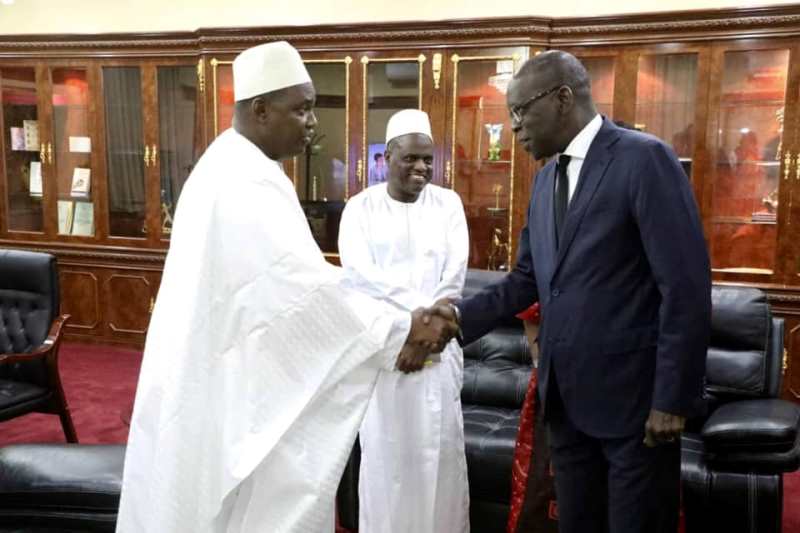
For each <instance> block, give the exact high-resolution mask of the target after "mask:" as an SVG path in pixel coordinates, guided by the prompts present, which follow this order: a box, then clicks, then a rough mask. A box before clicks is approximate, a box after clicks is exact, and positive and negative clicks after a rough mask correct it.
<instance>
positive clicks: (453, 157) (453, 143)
mask: <svg viewBox="0 0 800 533" xmlns="http://www.w3.org/2000/svg"><path fill="white" fill-rule="evenodd" d="M459 59H460V57H459V56H458V54H453V55H451V56H450V61H451V62H452V63H453V112H452V115H451V117H450V122H451V126H452V129H451V131H450V161H452V162H453V178H452V179H451V180H450V183H451V186H450V188H451V189H453V190H454V191H455V190H456V175H457V174H458V167H457V166H456V114H457V113H458V98H457V95H458V61H459Z"/></svg>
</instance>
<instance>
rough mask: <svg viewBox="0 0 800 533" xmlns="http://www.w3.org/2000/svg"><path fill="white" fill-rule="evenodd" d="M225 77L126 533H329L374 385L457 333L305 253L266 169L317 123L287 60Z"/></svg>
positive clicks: (134, 441)
mask: <svg viewBox="0 0 800 533" xmlns="http://www.w3.org/2000/svg"><path fill="white" fill-rule="evenodd" d="M233 76H234V94H235V99H236V109H235V115H234V125H233V128H232V129H229V130H227V131H225V132H224V133H222V134H221V135H220V136H219V137H218V138H217V139H216V140H215V141H214V142H213V143H212V144H211V145H210V146H209V148H208V149H207V150H206V152H205V154H204V155H203V156H202V158H201V159H200V160H199V162H198V163H197V165H196V167H195V169H194V171H193V172H192V174H191V176H190V178H189V180H188V181H187V183H186V186H185V188H184V189H183V192H182V195H181V198H180V202H179V203H178V208H177V213H176V216H175V223H174V226H173V232H172V239H171V244H170V250H169V253H168V255H167V259H166V264H165V266H164V274H163V278H162V282H161V287H160V290H159V294H158V299H157V301H156V304H155V308H154V310H153V315H152V319H151V322H150V329H149V332H148V336H147V342H146V345H145V353H144V360H143V362H142V369H141V374H140V378H139V385H138V389H137V394H136V402H135V407H134V411H133V417H132V421H131V430H130V436H129V440H128V448H127V453H126V458H125V472H124V478H123V486H122V495H121V502H120V510H119V518H118V522H117V531H118V532H121V533H181V532H185V533H266V532H276V533H277V532H280V533H331V532H332V531H333V528H334V523H333V522H334V495H335V492H336V488H337V485H338V483H339V479H340V477H341V473H342V470H343V469H344V465H345V462H346V460H347V456H348V453H349V451H350V447H351V446H352V443H353V440H354V439H355V435H356V432H357V430H358V427H359V425H360V424H361V420H362V418H363V415H364V412H365V410H366V407H367V403H368V401H369V398H370V395H371V392H372V389H373V387H374V383H375V381H376V379H377V376H378V374H379V372H380V370H381V369H384V370H388V371H393V369H394V368H395V366H397V368H400V369H401V370H403V371H410V370H416V369H419V368H421V367H422V365H423V363H424V359H425V357H426V355H425V351H427V350H432V351H438V350H441V349H442V348H443V347H444V344H445V343H446V342H447V341H448V340H449V337H450V336H451V335H452V334H453V333H454V332H455V327H454V325H453V323H451V322H449V321H448V320H447V319H448V318H453V317H452V316H451V315H448V312H447V310H446V309H442V308H440V309H438V311H437V310H434V311H431V312H422V311H420V310H416V311H414V312H413V313H408V312H399V311H398V310H397V309H394V308H392V307H391V306H389V305H388V304H386V303H384V302H380V301H378V300H375V299H372V298H369V297H368V296H366V295H364V294H363V293H362V292H359V291H357V290H354V289H353V288H352V287H351V286H349V285H348V282H347V281H346V278H345V277H344V276H343V272H342V269H340V268H338V267H334V266H332V265H330V264H328V263H327V262H326V261H325V259H324V258H323V255H322V253H321V252H320V250H319V248H318V247H317V245H316V243H315V242H314V240H313V238H312V235H311V232H310V230H309V226H308V223H307V221H306V219H305V217H304V215H303V211H302V209H301V207H300V204H299V201H298V199H297V196H296V194H295V191H294V189H293V187H292V182H291V181H290V180H289V178H288V177H287V176H286V175H285V174H284V172H283V170H282V168H281V166H280V163H279V162H278V161H279V160H281V159H286V158H288V157H291V156H293V155H295V154H298V153H301V152H302V151H303V150H304V148H305V146H306V145H307V144H308V143H309V141H310V139H311V136H312V134H313V130H314V126H315V125H316V118H315V117H314V113H313V110H312V108H313V105H314V101H315V93H314V87H313V85H312V83H311V80H310V78H309V75H308V72H307V71H306V69H305V67H304V65H303V62H302V60H301V58H300V55H299V54H298V53H297V51H296V50H295V49H294V48H292V47H291V46H290V45H289V44H288V43H285V42H276V43H270V44H265V45H260V46H256V47H254V48H251V49H248V50H245V51H244V52H242V53H241V54H240V55H239V56H238V57H237V58H236V60H235V61H234V64H233ZM437 312H438V313H439V314H438V315H437V314H436V313H437ZM398 353H399V354H400V355H399V356H398Z"/></svg>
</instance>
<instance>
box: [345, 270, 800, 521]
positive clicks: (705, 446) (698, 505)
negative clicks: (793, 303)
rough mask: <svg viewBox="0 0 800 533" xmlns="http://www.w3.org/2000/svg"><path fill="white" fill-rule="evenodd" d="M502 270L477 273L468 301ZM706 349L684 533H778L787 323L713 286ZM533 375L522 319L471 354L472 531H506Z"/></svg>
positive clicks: (787, 422)
mask: <svg viewBox="0 0 800 533" xmlns="http://www.w3.org/2000/svg"><path fill="white" fill-rule="evenodd" d="M502 276H503V274H502V273H498V272H488V271H480V270H470V271H469V273H468V275H467V282H466V286H465V290H464V295H465V296H469V295H470V294H472V293H474V292H476V291H477V290H480V288H481V287H483V286H484V285H486V284H487V283H491V282H492V281H494V280H496V279H499V278H500V277H502ZM712 305H713V311H712V324H711V327H712V332H711V342H710V347H709V350H708V362H707V378H706V380H707V386H706V391H707V394H708V397H709V410H708V414H707V416H704V417H702V418H698V419H696V420H692V421H690V424H689V426H688V430H687V432H686V433H685V434H684V437H683V439H682V461H681V477H682V490H683V505H684V510H685V515H686V530H687V531H686V533H695V532H697V533H708V532H710V531H725V532H726V533H738V532H741V533H781V515H782V508H783V473H785V472H791V471H794V470H797V468H798V464H799V461H800V434H798V428H800V407H799V406H797V405H795V404H793V403H789V402H786V401H783V400H780V399H778V395H779V394H780V389H781V375H782V373H781V371H782V359H783V334H784V330H783V320H782V319H778V318H773V317H772V314H771V312H770V309H769V305H768V303H767V301H766V296H765V294H764V293H763V292H762V291H760V290H758V289H752V288H743V287H734V286H722V285H715V286H714V287H713V289H712ZM530 372H531V360H530V355H529V353H528V342H527V338H526V336H525V334H524V330H523V327H522V324H521V322H520V321H518V320H516V319H512V320H509V321H508V322H507V323H504V324H501V325H500V326H499V327H497V328H496V329H495V330H493V331H492V332H490V333H489V334H487V335H485V336H484V337H483V338H481V339H479V340H478V341H476V342H474V343H472V344H471V345H469V346H467V347H465V349H464V388H463V390H462V392H461V402H462V409H463V412H464V433H465V443H466V454H467V468H468V471H469V483H470V521H471V526H472V531H475V532H480V533H504V532H505V527H506V520H507V517H508V511H509V501H510V492H511V466H512V462H513V454H514V445H515V441H516V434H517V426H518V424H519V416H520V408H521V406H522V400H523V398H524V395H525V390H526V387H527V383H528V379H529V376H530ZM357 464H358V449H357V448H356V449H355V450H354V452H353V455H352V456H351V458H350V463H349V464H348V469H347V471H346V475H345V477H344V478H343V480H342V485H341V486H340V492H339V496H340V497H339V510H340V518H341V519H342V523H343V525H345V526H346V527H349V528H350V529H352V530H353V531H355V530H356V527H357V524H358V501H357V483H358V474H357V473H358V469H357Z"/></svg>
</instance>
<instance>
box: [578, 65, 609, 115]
mask: <svg viewBox="0 0 800 533" xmlns="http://www.w3.org/2000/svg"><path fill="white" fill-rule="evenodd" d="M578 59H580V61H581V63H583V66H584V67H586V70H587V71H588V72H589V79H590V80H591V81H592V99H593V100H594V105H595V107H596V108H597V112H598V113H600V114H601V115H605V116H606V117H608V118H610V119H613V118H614V76H615V68H616V63H617V60H616V58H615V57H588V56H587V57H578Z"/></svg>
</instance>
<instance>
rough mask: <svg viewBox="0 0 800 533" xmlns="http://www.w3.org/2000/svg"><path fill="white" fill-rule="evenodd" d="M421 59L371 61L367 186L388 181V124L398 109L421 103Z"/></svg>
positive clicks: (414, 106) (368, 67)
mask: <svg viewBox="0 0 800 533" xmlns="http://www.w3.org/2000/svg"><path fill="white" fill-rule="evenodd" d="M419 83H420V80H419V63H418V62H416V61H403V62H381V63H369V64H368V65H367V146H366V149H367V150H366V152H367V153H366V155H367V158H366V159H367V160H366V161H364V166H365V167H366V172H367V186H369V185H374V184H376V183H380V182H382V181H386V170H385V166H384V163H383V161H382V157H380V154H383V152H384V150H385V148H386V147H385V145H384V144H385V143H384V141H385V140H386V124H387V123H388V122H389V117H391V116H392V115H393V114H394V113H396V112H397V111H400V110H401V109H411V108H418V107H419V104H420V102H419Z"/></svg>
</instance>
